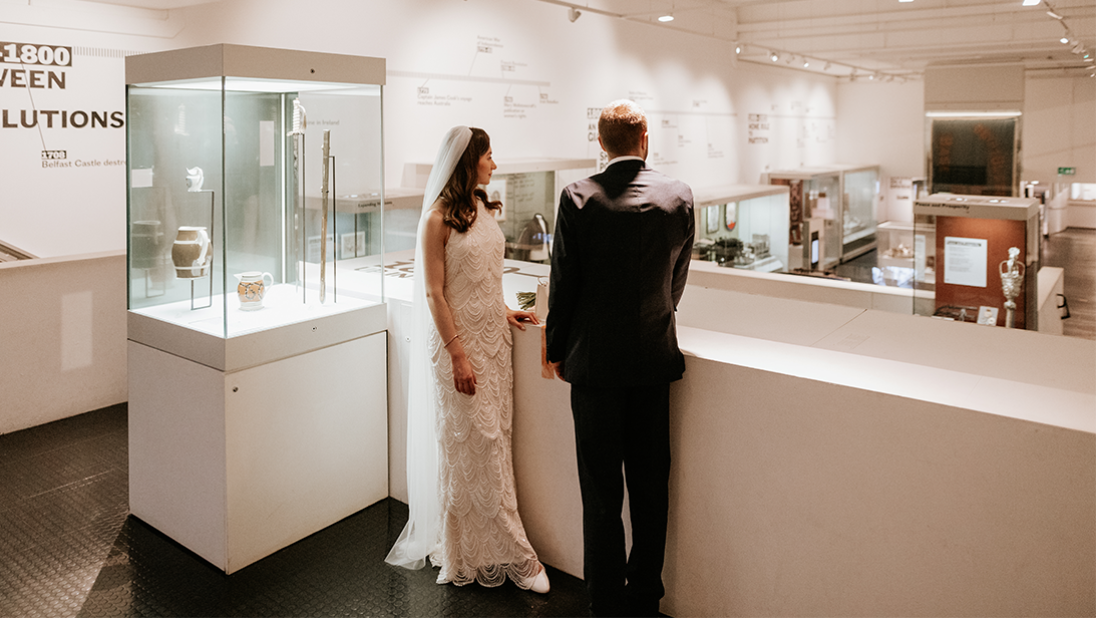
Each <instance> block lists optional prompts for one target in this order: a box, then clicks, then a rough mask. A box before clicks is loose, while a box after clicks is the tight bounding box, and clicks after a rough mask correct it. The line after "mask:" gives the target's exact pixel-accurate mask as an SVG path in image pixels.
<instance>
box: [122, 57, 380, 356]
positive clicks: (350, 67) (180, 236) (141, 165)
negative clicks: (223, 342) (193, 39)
mask: <svg viewBox="0 0 1096 618" xmlns="http://www.w3.org/2000/svg"><path fill="white" fill-rule="evenodd" d="M126 69H127V89H126V101H127V119H128V121H127V165H128V178H129V190H128V220H129V309H130V310H131V311H133V312H136V313H139V314H142V315H145V316H148V317H152V318H155V319H158V320H163V321H168V322H172V323H174V324H177V325H181V326H184V327H186V328H190V329H194V330H198V331H201V332H204V333H207V334H210V335H215V336H218V337H225V338H227V337H233V336H236V335H241V334H244V333H250V332H254V331H256V330H263V329H269V328H273V327H277V326H279V325H283V324H287V323H293V322H298V321H301V320H306V319H309V318H311V317H315V316H316V315H321V314H329V313H333V312H338V311H343V310H349V309H353V308H355V307H360V306H363V305H367V304H375V303H378V302H381V301H382V300H383V293H382V290H381V285H382V282H381V277H380V275H379V274H378V276H377V281H376V285H375V289H371V290H365V291H364V293H359V294H356V295H355V297H351V296H350V295H347V294H344V293H343V292H344V290H343V289H342V288H341V287H340V285H339V284H338V281H337V277H336V276H335V269H334V264H335V263H336V262H338V261H340V260H345V259H348V258H362V257H369V256H372V259H374V260H375V261H376V262H377V263H378V264H379V263H380V262H381V244H382V243H381V239H382V236H383V227H384V225H383V223H384V222H383V206H382V204H381V200H380V199H379V197H378V196H380V195H383V192H384V188H383V177H382V156H383V152H382V141H381V84H383V82H384V61H383V60H382V59H377V58H360V57H351V56H336V55H333V54H310V53H305V52H291V51H287V50H270V49H264V48H253V47H244V46H231V45H216V46H209V47H202V48H193V49H188V50H177V51H173V52H163V53H157V54H144V55H140V56H134V57H131V58H130V59H128V60H127V66H126Z"/></svg>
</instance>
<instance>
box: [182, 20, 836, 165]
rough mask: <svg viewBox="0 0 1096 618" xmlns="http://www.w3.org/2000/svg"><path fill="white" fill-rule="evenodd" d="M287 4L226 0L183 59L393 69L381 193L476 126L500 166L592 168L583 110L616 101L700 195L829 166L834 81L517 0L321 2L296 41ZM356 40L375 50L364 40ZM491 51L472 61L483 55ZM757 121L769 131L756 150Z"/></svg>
mask: <svg viewBox="0 0 1096 618" xmlns="http://www.w3.org/2000/svg"><path fill="white" fill-rule="evenodd" d="M297 7H299V4H298V3H296V2H294V1H293V0H274V1H264V2H260V1H258V0H233V1H228V2H219V3H212V4H206V5H199V6H194V7H190V8H187V9H185V11H186V13H187V21H188V22H189V23H192V24H195V25H197V24H201V27H193V28H188V29H186V30H184V31H183V32H182V33H181V34H180V36H179V37H178V38H177V40H176V41H175V42H176V43H177V44H178V46H180V47H185V46H192V45H203V44H210V43H217V42H229V43H240V44H249V45H262V46H289V47H296V48H301V49H310V50H316V51H327V52H335V53H348V54H361V55H372V56H381V57H385V58H386V59H387V68H388V85H387V87H386V88H385V136H384V137H385V154H386V160H385V164H386V173H385V179H386V183H387V184H388V185H389V186H398V185H399V183H400V179H401V176H402V169H403V165H404V164H406V163H411V162H430V161H432V160H433V156H434V152H435V149H436V148H437V144H438V142H439V141H440V136H441V135H442V134H443V133H444V132H445V130H446V129H448V128H449V127H450V126H452V125H454V124H472V125H474V126H480V127H482V128H484V129H485V130H486V131H487V132H488V133H489V134H491V136H492V146H493V149H494V152H495V156H496V158H503V159H505V158H516V157H583V156H587V157H596V156H597V155H598V153H599V149H598V148H597V144H596V141H593V140H591V139H590V131H589V129H590V121H589V118H588V110H590V109H598V108H600V107H601V106H603V105H604V104H605V103H607V102H609V101H610V100H613V99H618V98H631V99H633V100H635V101H637V102H638V103H640V104H641V105H642V106H643V107H644V108H645V109H646V110H647V111H648V114H649V116H650V120H651V156H650V159H649V161H650V163H651V164H652V165H653V166H655V167H657V168H658V169H660V170H662V171H664V172H666V173H668V174H671V175H674V176H677V177H679V178H681V179H683V180H685V181H686V182H689V183H690V184H693V185H702V184H709V183H711V184H725V183H730V182H757V180H758V178H759V177H760V174H761V172H762V171H763V170H764V169H765V167H766V166H771V167H789V166H796V165H799V164H801V163H805V164H823V163H829V162H833V159H834V152H835V150H834V146H835V137H834V134H835V127H834V123H835V113H836V112H835V104H834V80H833V79H832V78H828V77H824V76H817V75H812V74H807V73H803V72H798V71H792V70H789V69H778V68H775V67H767V66H760V65H749V64H746V63H742V64H740V65H739V66H738V67H737V68H735V67H733V66H732V63H733V60H732V57H733V55H734V49H733V46H732V45H731V44H729V43H725V42H722V41H717V40H714V39H706V38H703V37H696V36H689V35H685V34H682V33H678V32H674V31H671V30H667V29H664V28H656V27H652V26H647V25H643V24H636V23H633V22H627V21H621V20H615V19H610V18H607V17H603V16H600V15H595V14H590V13H587V14H584V15H583V16H582V17H581V18H580V19H579V20H577V21H576V22H574V23H571V22H569V21H568V19H567V14H566V9H565V8H563V7H560V6H552V5H549V4H544V3H539V2H532V1H521V2H516V1H514V0H469V1H466V2H460V3H454V2H449V1H444V0H409V1H405V2H399V3H393V2H384V1H380V0H372V1H368V2H361V1H352V0H323V1H321V2H315V3H311V4H310V5H309V10H310V13H311V14H313V15H332V16H338V19H333V20H331V21H329V22H326V23H324V25H323V26H322V27H319V26H317V27H313V28H308V29H307V30H302V29H301V28H300V27H299V18H298V16H297V11H298V10H299V9H298V8H297ZM363 31H364V32H368V36H363ZM481 49H482V50H488V49H489V50H490V51H478V50H481ZM750 114H764V115H766V116H767V119H766V120H765V121H764V122H763V123H761V124H764V125H766V127H767V128H765V129H756V130H755V132H756V133H757V135H754V137H755V138H761V139H755V140H754V141H755V143H753V144H751V143H750V139H749V138H750V137H751V135H750V133H749V131H750V128H749V122H750Z"/></svg>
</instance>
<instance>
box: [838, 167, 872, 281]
mask: <svg viewBox="0 0 1096 618" xmlns="http://www.w3.org/2000/svg"><path fill="white" fill-rule="evenodd" d="M842 185H843V190H842V193H841V195H842V196H843V197H842V202H841V261H847V260H851V259H852V258H854V257H856V256H858V255H862V254H864V253H867V252H868V251H871V250H872V249H874V248H875V247H876V235H875V231H876V227H877V219H878V215H877V214H876V213H877V212H878V204H879V197H880V188H879V167H878V166H874V165H873V166H869V167H861V168H847V169H844V170H843V172H842Z"/></svg>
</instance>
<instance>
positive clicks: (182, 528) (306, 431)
mask: <svg viewBox="0 0 1096 618" xmlns="http://www.w3.org/2000/svg"><path fill="white" fill-rule="evenodd" d="M385 337H386V334H385V333H384V332H380V333H376V334H373V335H369V336H366V337H360V338H357V339H353V340H351V341H347V342H345V343H340V344H338V345H334V346H330V347H326V348H322V349H319V350H315V351H312V352H308V353H305V354H300V355H297V356H292V357H289V358H285V359H282V360H278V361H274V362H271V363H266V364H263V365H259V366H256V367H251V368H249V369H244V370H242V371H235V372H228V373H225V372H222V371H219V370H217V369H212V368H210V367H207V366H204V365H201V364H199V363H196V362H193V361H190V360H187V359H184V358H181V357H179V356H175V355H172V354H168V353H166V352H163V351H160V350H157V349H155V348H151V347H149V346H146V345H143V344H140V343H136V342H134V341H130V342H129V348H128V354H129V382H130V391H129V398H130V401H129V470H130V472H129V486H130V489H129V499H130V511H131V512H132V513H133V514H134V515H135V516H137V517H139V518H141V519H142V520H144V521H146V522H147V523H149V524H150V525H152V526H153V527H155V528H157V529H158V530H160V531H161V532H163V533H164V534H166V535H168V536H169V537H171V538H172V539H174V540H175V541H177V542H179V543H180V544H182V545H183V546H185V547H187V548H188V549H190V550H191V551H193V552H195V553H196V554H198V555H199V556H201V557H202V558H204V559H206V560H208V561H209V562H211V563H212V564H213V565H214V566H216V567H218V568H220V569H222V570H224V571H225V572H226V573H231V572H233V571H237V570H239V569H241V568H243V567H245V566H247V565H249V564H251V563H253V562H255V561H257V560H259V559H261V558H263V557H265V556H268V555H270V554H272V553H274V552H275V551H277V550H279V549H281V548H283V547H286V546H288V545H290V544H292V543H294V542H296V541H298V540H300V539H302V538H304V537H306V536H308V535H310V534H312V533H314V532H317V531H319V530H321V529H323V528H325V527H327V526H329V525H331V524H333V523H335V522H337V521H339V520H340V519H343V518H345V517H347V516H349V515H351V514H353V513H355V512H357V511H359V510H361V509H363V508H365V507H367V506H369V505H370V504H373V503H374V502H376V501H378V500H381V499H382V498H385V497H386V496H387V495H388V427H387V400H386V396H385V386H386V384H385V381H386V370H385V367H386V342H385Z"/></svg>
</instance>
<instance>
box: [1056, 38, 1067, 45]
mask: <svg viewBox="0 0 1096 618" xmlns="http://www.w3.org/2000/svg"><path fill="white" fill-rule="evenodd" d="M1058 40H1059V41H1061V42H1062V45H1067V44H1068V43H1069V37H1068V36H1064V37H1062V38H1060V39H1058Z"/></svg>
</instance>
